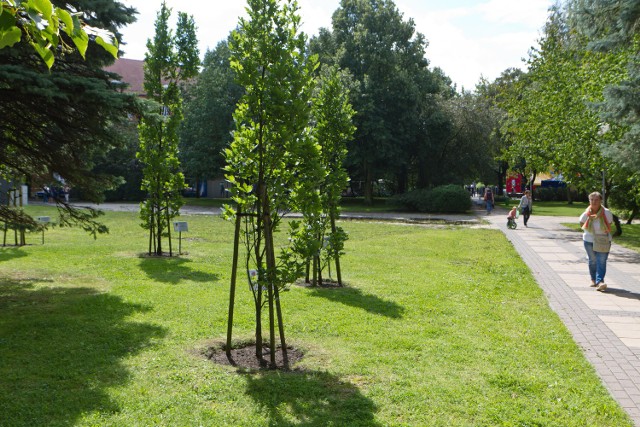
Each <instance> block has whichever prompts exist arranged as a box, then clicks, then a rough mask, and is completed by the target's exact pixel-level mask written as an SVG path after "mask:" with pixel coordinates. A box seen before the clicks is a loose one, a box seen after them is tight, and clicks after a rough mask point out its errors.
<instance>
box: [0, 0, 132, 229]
mask: <svg viewBox="0 0 640 427" xmlns="http://www.w3.org/2000/svg"><path fill="white" fill-rule="evenodd" d="M54 3H55V4H56V5H58V6H61V5H64V4H65V3H63V2H54ZM76 6H77V7H78V9H80V10H83V11H85V12H86V15H85V16H86V17H87V18H86V20H87V23H88V24H89V25H91V26H94V27H100V28H104V29H107V30H109V31H111V32H113V33H114V34H116V36H117V37H120V35H119V34H118V33H117V29H118V28H119V27H121V26H123V25H126V24H128V23H130V22H133V20H134V16H133V15H134V12H135V10H133V9H130V8H125V7H124V6H122V4H120V3H118V2H114V1H102V2H93V1H78V2H76ZM61 37H62V38H63V39H64V38H65V37H66V35H65V34H61ZM71 43H72V42H71V41H70V40H67V44H68V45H71ZM111 62H113V56H112V55H111V54H110V53H107V52H105V51H104V49H103V48H102V47H99V46H96V44H95V41H94V39H93V38H90V39H89V45H88V48H87V51H86V54H85V58H84V59H83V58H82V56H81V55H80V54H79V53H78V52H77V51H62V52H61V53H60V55H59V56H58V57H57V59H56V62H55V64H54V65H53V66H52V67H51V69H50V70H49V69H48V68H47V66H46V65H45V64H44V63H43V62H42V60H41V58H40V56H39V55H38V54H37V53H35V52H34V50H33V48H32V47H31V46H30V45H29V43H28V41H27V40H25V39H23V40H21V41H20V42H17V43H15V44H14V45H13V46H11V47H5V48H4V49H0V135H1V136H0V138H1V142H0V166H1V168H0V169H2V170H4V171H5V172H4V176H10V177H11V176H13V177H19V178H20V179H24V180H26V182H28V183H29V184H30V185H31V186H32V187H34V188H39V187H41V186H42V185H44V184H50V183H55V181H56V179H55V178H54V176H59V177H61V178H62V179H63V180H64V181H65V183H66V184H67V185H68V186H70V187H71V188H73V189H74V190H75V191H77V192H78V194H82V197H83V198H84V199H85V200H89V201H96V202H97V201H100V200H102V194H103V192H104V191H105V190H108V189H110V188H113V186H114V185H116V184H117V183H118V182H119V180H118V179H117V177H114V176H112V175H108V174H103V173H99V172H96V171H94V170H93V167H94V164H95V159H96V158H97V157H99V156H103V155H105V153H108V152H109V151H110V150H111V149H112V148H113V147H116V146H119V145H120V144H121V141H120V140H119V139H118V137H117V132H115V130H114V129H115V126H118V124H120V123H124V122H126V121H127V120H128V117H127V113H128V112H131V113H133V112H135V111H137V109H138V107H137V100H136V98H135V97H134V96H132V95H128V94H123V93H120V92H119V91H118V90H117V88H116V87H115V86H114V85H113V84H112V82H111V81H112V79H113V78H114V76H113V75H110V74H109V73H106V72H104V71H103V70H102V68H103V67H104V66H105V65H107V64H109V63H111ZM57 185H60V184H59V183H58V184H57ZM56 202H58V206H59V207H60V209H61V210H60V214H61V217H60V219H59V221H58V222H59V223H61V224H63V225H73V224H77V225H80V226H82V227H83V228H85V229H86V230H87V231H88V232H90V233H92V234H95V233H99V232H105V231H106V227H105V226H104V225H102V224H100V223H99V222H98V221H97V220H96V217H97V216H98V213H97V212H95V211H92V210H88V211H87V210H80V209H75V208H73V207H72V206H69V205H66V204H65V203H64V200H61V199H57V200H56ZM16 215H17V213H16V212H9V211H8V209H7V208H6V207H4V206H3V207H2V208H0V217H1V218H3V219H4V218H10V220H11V221H17V220H19V221H23V222H27V223H31V224H32V225H33V224H35V223H34V221H33V220H32V219H31V218H30V217H28V216H27V215H24V214H20V215H18V216H19V218H16Z"/></svg>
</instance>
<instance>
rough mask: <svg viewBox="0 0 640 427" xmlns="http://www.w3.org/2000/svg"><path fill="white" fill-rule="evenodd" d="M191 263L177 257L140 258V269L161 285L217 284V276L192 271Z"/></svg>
mask: <svg viewBox="0 0 640 427" xmlns="http://www.w3.org/2000/svg"><path fill="white" fill-rule="evenodd" d="M191 262H193V261H191V260H189V259H184V258H178V257H171V258H169V257H157V258H155V257H154V258H142V259H141V260H140V268H142V270H143V271H144V272H145V273H146V274H147V276H149V277H150V278H152V279H154V280H157V281H158V282H163V283H172V284H178V283H180V282H181V281H183V280H193V281H195V282H217V281H218V280H219V277H218V275H217V274H209V273H203V272H201V271H197V270H193V269H192V268H190V267H189V265H188V264H189V263H191Z"/></svg>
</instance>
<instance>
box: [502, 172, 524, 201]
mask: <svg viewBox="0 0 640 427" xmlns="http://www.w3.org/2000/svg"><path fill="white" fill-rule="evenodd" d="M506 184H507V185H506V188H507V194H508V195H509V196H512V195H518V194H522V192H523V185H524V176H523V175H522V174H521V173H512V174H510V175H507V182H506Z"/></svg>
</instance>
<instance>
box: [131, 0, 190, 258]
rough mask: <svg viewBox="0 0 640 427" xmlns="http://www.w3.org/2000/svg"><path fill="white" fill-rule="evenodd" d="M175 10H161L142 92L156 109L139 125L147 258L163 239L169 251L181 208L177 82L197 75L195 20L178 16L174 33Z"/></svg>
mask: <svg viewBox="0 0 640 427" xmlns="http://www.w3.org/2000/svg"><path fill="white" fill-rule="evenodd" d="M170 16H171V9H169V8H167V6H166V3H165V2H163V3H162V7H161V8H160V11H159V12H158V17H157V19H156V33H155V37H154V39H153V41H152V40H148V41H147V50H148V52H147V53H146V55H145V64H144V88H145V91H146V92H147V96H148V97H149V99H151V100H152V101H154V102H155V104H154V105H151V107H150V108H149V109H148V110H147V111H146V112H145V113H144V114H143V115H142V118H141V120H140V125H139V131H140V151H138V155H137V157H138V159H139V160H140V161H141V163H142V165H143V176H144V178H143V180H142V189H143V190H144V191H145V192H146V193H147V199H146V200H145V201H144V202H143V203H142V204H141V209H140V218H141V219H142V221H143V222H142V227H143V228H145V229H148V230H149V254H151V253H155V254H156V255H162V253H163V249H162V238H163V237H164V236H166V237H168V240H169V254H170V255H173V253H172V247H171V228H170V226H171V220H172V219H173V218H175V217H176V216H177V215H178V214H179V210H180V206H182V204H183V200H182V190H183V189H184V187H185V184H184V175H183V174H182V172H181V171H180V161H179V159H178V129H179V126H180V123H181V121H182V118H183V116H182V96H181V94H180V88H179V86H178V85H179V83H180V82H181V81H185V80H187V79H190V78H192V77H194V76H195V74H196V73H197V71H198V64H199V59H198V48H197V43H196V42H197V41H196V40H195V23H194V21H193V17H191V18H189V17H187V15H186V14H184V13H179V14H178V25H177V28H176V35H175V36H174V35H173V32H172V31H171V30H170V29H169V18H170Z"/></svg>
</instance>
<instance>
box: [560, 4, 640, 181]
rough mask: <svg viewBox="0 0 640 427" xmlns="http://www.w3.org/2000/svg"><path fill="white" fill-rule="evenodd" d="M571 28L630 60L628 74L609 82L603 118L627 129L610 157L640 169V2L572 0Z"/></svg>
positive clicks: (593, 43)
mask: <svg viewBox="0 0 640 427" xmlns="http://www.w3.org/2000/svg"><path fill="white" fill-rule="evenodd" d="M567 9H568V13H569V23H570V26H571V27H572V28H574V29H576V30H577V31H579V32H580V33H581V34H583V35H585V36H586V37H587V39H588V41H589V43H588V48H589V49H591V50H594V51H597V52H610V53H616V52H618V53H620V54H623V55H625V56H627V57H628V61H627V69H626V71H627V75H626V76H625V78H624V79H622V80H616V81H610V82H607V86H606V87H605V89H604V100H603V103H602V104H601V105H599V107H601V108H600V111H601V117H602V119H603V120H604V121H606V122H608V123H614V122H615V123H618V124H620V125H623V126H625V127H627V131H626V132H625V134H624V136H623V137H621V138H620V139H618V140H617V141H615V142H613V143H612V144H610V147H609V148H608V150H606V152H607V154H608V155H609V156H611V157H613V158H615V160H616V161H617V162H619V163H621V164H622V165H624V166H626V167H628V168H630V169H631V170H638V169H640V138H638V136H639V135H640V119H639V117H640V100H639V98H638V96H637V93H638V90H640V57H639V54H638V52H639V50H638V42H639V40H640V39H639V36H640V30H639V27H638V23H639V20H640V2H638V1H636V0H570V1H568V2H567Z"/></svg>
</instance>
